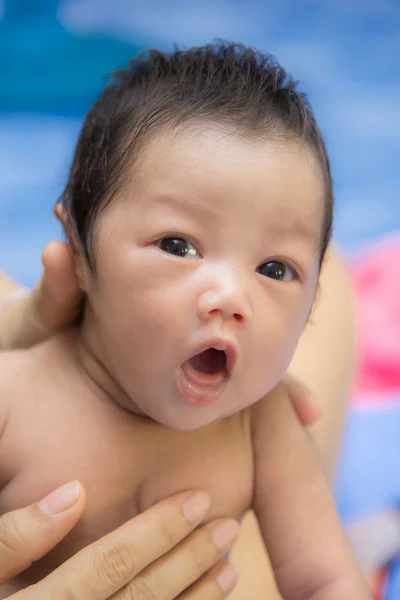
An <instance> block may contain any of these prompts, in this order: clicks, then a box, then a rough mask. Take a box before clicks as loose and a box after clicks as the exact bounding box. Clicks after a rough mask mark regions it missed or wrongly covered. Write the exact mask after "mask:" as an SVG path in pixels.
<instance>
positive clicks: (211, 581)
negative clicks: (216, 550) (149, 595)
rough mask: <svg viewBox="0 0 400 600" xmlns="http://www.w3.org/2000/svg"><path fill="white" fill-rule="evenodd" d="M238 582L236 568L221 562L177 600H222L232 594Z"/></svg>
mask: <svg viewBox="0 0 400 600" xmlns="http://www.w3.org/2000/svg"><path fill="white" fill-rule="evenodd" d="M237 580H238V572H237V570H236V569H235V567H234V566H233V565H232V564H230V563H228V562H226V561H220V562H219V563H218V564H217V565H216V566H215V567H213V568H212V569H210V571H208V573H206V574H205V575H203V577H201V578H200V579H199V580H198V581H196V583H194V584H193V585H191V586H190V587H189V588H187V589H186V590H185V591H184V592H183V593H182V594H180V596H178V597H177V599H176V600H222V598H226V597H227V596H228V595H229V594H230V593H231V592H232V590H233V589H234V587H235V585H236V583H237Z"/></svg>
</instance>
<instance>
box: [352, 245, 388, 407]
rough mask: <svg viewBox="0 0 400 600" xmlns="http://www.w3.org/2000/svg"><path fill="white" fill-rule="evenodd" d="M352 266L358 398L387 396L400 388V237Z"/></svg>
mask: <svg viewBox="0 0 400 600" xmlns="http://www.w3.org/2000/svg"><path fill="white" fill-rule="evenodd" d="M350 268H351V271H352V275H353V281H354V285H355V292H356V303H357V318H358V326H359V353H360V366H359V370H358V375H357V377H356V382H355V389H354V398H355V401H357V398H361V397H362V398H363V401H364V402H365V400H366V397H368V396H370V397H371V398H372V397H373V398H374V401H376V399H377V398H379V397H382V398H385V396H386V399H387V395H388V394H389V395H390V394H391V393H393V392H395V391H397V392H399V390H400V236H393V237H390V238H388V239H386V240H382V241H378V242H374V243H373V244H371V246H369V247H367V248H366V249H364V250H363V251H362V252H360V253H359V254H358V255H356V256H355V257H352V259H351V264H350Z"/></svg>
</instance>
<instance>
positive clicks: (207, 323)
mask: <svg viewBox="0 0 400 600" xmlns="http://www.w3.org/2000/svg"><path fill="white" fill-rule="evenodd" d="M63 204H64V208H65V212H66V214H67V216H68V217H67V220H66V224H65V228H66V233H67V235H68V238H69V241H70V248H71V252H72V253H73V259H74V264H75V269H76V274H77V277H78V280H79V283H80V286H81V288H82V290H83V291H84V292H85V295H86V301H85V306H84V311H83V317H82V321H81V322H80V323H79V324H78V325H77V326H76V327H75V328H73V329H71V330H69V331H67V332H66V333H63V334H62V335H59V336H58V337H57V338H54V339H51V340H49V341H46V342H45V343H42V344H41V345H39V346H37V347H35V348H33V349H30V350H25V351H15V352H10V353H3V354H2V356H1V358H0V398H1V412H0V425H1V430H2V436H1V439H0V465H1V467H0V487H1V493H0V510H1V511H2V512H5V511H8V510H11V509H13V508H16V507H19V506H25V505H27V504H29V503H30V502H33V501H35V500H37V499H38V498H40V497H43V496H44V495H45V494H46V493H47V492H49V491H50V490H52V489H53V488H55V487H56V486H57V485H59V484H61V483H64V482H65V481H68V480H72V479H79V480H80V481H81V482H82V483H83V485H84V486H85V488H86V491H87V497H88V501H87V509H86V513H85V515H84V517H83V519H82V520H81V522H80V523H79V524H78V525H77V527H76V528H75V529H74V530H73V532H72V533H71V534H70V535H69V536H68V537H67V538H66V540H64V541H63V542H62V543H61V544H60V545H59V546H57V547H56V548H55V550H54V551H53V552H51V553H50V554H49V555H47V556H46V557H45V558H44V559H42V560H41V561H39V562H38V563H36V564H35V565H33V567H31V568H30V569H28V570H27V571H25V573H23V574H22V575H21V576H19V577H18V578H16V579H15V580H14V581H13V582H12V584H11V586H10V585H9V586H3V587H0V597H1V598H4V597H6V596H7V595H8V594H9V593H10V592H11V591H14V590H17V589H20V588H22V587H25V586H26V585H28V584H31V583H33V582H35V581H37V580H38V579H40V578H42V577H43V576H45V575H46V574H47V573H48V572H50V571H51V570H53V569H54V568H55V567H56V566H58V565H59V564H60V563H61V562H63V561H64V560H66V558H68V557H69V556H71V555H72V554H74V553H75V552H77V551H78V550H79V549H80V548H82V547H83V546H85V545H87V544H89V543H91V542H92V541H93V540H95V539H97V538H99V537H100V536H102V535H103V534H105V533H106V532H108V531H111V530H112V529H114V528H115V527H117V526H118V525H120V524H122V523H123V522H125V521H126V520H128V519H129V518H131V517H133V516H134V515H136V514H137V513H140V512H141V511H143V510H145V509H146V508H147V507H149V506H151V505H153V504H154V503H155V502H157V501H158V500H159V499H161V498H164V497H167V496H169V495H171V494H173V493H175V492H178V491H180V490H183V489H187V488H193V487H195V488H201V489H204V490H206V491H208V492H209V493H210V494H211V496H212V509H211V511H210V514H209V515H208V516H209V518H210V519H211V518H214V517H216V516H231V517H233V518H235V519H240V518H241V517H242V516H243V514H244V513H245V511H246V510H247V509H249V508H254V510H255V513H256V516H257V518H258V521H259V525H260V529H261V532H262V535H263V537H264V540H265V543H266V545H267V547H268V540H269V539H271V538H272V537H274V539H276V538H277V536H278V538H279V537H280V538H281V548H280V554H279V553H278V554H277V553H275V555H274V556H273V557H272V562H273V567H274V569H275V575H276V578H277V582H278V585H280V586H281V592H282V594H283V595H284V597H285V598H287V599H288V600H292V599H293V600H298V599H303V598H304V599H305V598H311V597H313V598H317V597H318V599H319V600H325V599H326V600H328V599H329V600H336V599H337V600H339V599H340V600H342V599H344V598H346V599H347V598H351V599H352V600H358V599H361V598H366V597H367V595H364V594H365V591H364V588H363V584H362V582H361V580H360V579H358V576H357V573H356V569H355V568H354V566H353V564H352V562H351V558H350V555H349V554H348V553H347V549H346V544H345V542H344V540H343V538H342V537H341V531H340V529H339V528H337V529H338V532H336V530H335V531H332V527H325V522H328V521H329V522H332V518H330V517H331V515H332V514H333V513H334V506H333V503H332V500H331V498H330V495H329V492H328V490H327V488H325V487H321V484H320V483H319V484H318V485H317V484H316V483H315V482H316V481H317V478H316V477H315V473H314V471H313V470H312V469H311V470H310V471H308V470H307V469H305V468H304V467H303V465H306V464H308V462H309V461H307V457H308V456H309V453H310V451H311V450H310V447H309V445H308V443H307V439H306V437H305V434H304V431H303V430H302V428H301V427H300V425H299V424H298V423H297V421H296V419H295V417H294V416H293V411H292V410H291V407H290V402H289V399H285V398H283V399H282V395H281V394H280V395H279V399H280V401H279V403H278V402H277V401H276V399H275V396H274V394H273V393H272V394H269V396H268V398H265V396H266V394H267V393H269V392H271V390H273V388H275V387H276V386H277V385H278V384H279V382H280V381H281V380H282V378H283V376H284V375H285V372H286V370H287V368H288V365H289V363H290V360H291V358H292V355H293V353H294V350H295V348H296V345H297V342H298V340H299V337H300V335H301V333H302V331H303V328H304V327H305V325H306V323H307V319H308V317H309V314H310V311H311V308H312V305H313V302H314V299H315V294H316V290H317V285H318V276H319V271H320V267H321V263H322V261H323V257H324V252H325V249H326V247H327V244H328V242H329V239H330V235H331V225H332V209H333V197H332V182H331V176H330V169H329V162H328V158H327V155H326V151H325V145H324V142H323V140H322V137H321V134H320V132H319V129H318V127H317V125H316V122H315V119H314V116H313V113H312V111H311V108H310V106H309V105H308V103H307V100H306V98H305V96H303V95H302V94H300V93H298V92H297V91H296V89H295V85H294V83H293V81H292V80H291V79H290V78H289V77H288V76H287V74H286V73H285V71H284V70H283V69H282V68H281V67H280V66H279V65H278V64H276V63H275V62H273V60H272V59H271V57H270V56H264V55H261V54H258V53H256V52H255V51H253V50H252V49H248V48H243V47H241V46H230V45H217V46H205V47H201V48H194V49H191V50H188V51H185V52H182V51H175V52H174V53H172V54H171V55H165V54H162V53H160V52H158V51H151V52H150V54H149V55H148V56H147V57H139V58H137V59H134V60H132V61H131V63H130V65H129V67H128V68H127V69H125V70H121V71H119V72H117V73H115V74H114V77H113V79H112V81H111V83H110V84H109V85H108V86H107V87H106V88H105V89H104V91H103V93H102V94H101V96H100V98H99V100H98V101H97V102H96V103H95V105H94V106H93V107H92V109H91V110H90V112H89V113H88V115H87V116H86V119H85V122H84V124H83V127H82V131H81V134H80V137H79V140H78V143H77V147H76V151H75V155H74V158H73V162H72V167H71V171H70V175H69V179H68V182H67V185H66V188H65V190H64V193H63ZM276 398H278V394H276ZM282 439H284V440H285V444H284V452H283V451H282ZM289 474H290V476H289ZM318 481H319V480H318ZM277 505H279V507H280V508H281V512H284V513H285V519H284V520H283V519H282V518H281V519H279V518H277V519H270V518H267V517H270V515H271V514H273V512H274V507H275V506H277ZM283 507H284V508H285V510H284V511H283V510H282V509H283ZM310 507H311V510H310ZM275 512H276V513H277V512H278V511H275ZM304 519H313V521H314V522H315V521H316V522H317V523H318V524H319V525H318V527H317V528H315V526H314V530H316V529H318V530H319V533H320V535H319V539H318V540H317V543H315V540H312V541H313V543H312V544H311V543H310V540H309V539H308V538H307V539H305V538H304V536H300V535H298V528H297V524H298V523H299V522H300V521H301V520H302V522H303V523H304ZM333 521H334V520H333ZM288 531H291V534H290V535H288V533H287V532H288ZM287 569H291V570H292V571H293V577H292V578H291V581H292V584H291V585H290V586H286V588H285V587H284V586H283V584H282V581H283V574H284V572H285V571H286V570H287Z"/></svg>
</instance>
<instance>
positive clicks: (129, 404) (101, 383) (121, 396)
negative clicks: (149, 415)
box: [38, 321, 146, 417]
mask: <svg viewBox="0 0 400 600" xmlns="http://www.w3.org/2000/svg"><path fill="white" fill-rule="evenodd" d="M94 348H95V340H94V339H93V337H92V336H91V334H90V329H88V328H87V327H85V321H83V322H82V323H81V324H80V325H78V326H77V327H71V328H69V329H67V330H66V331H64V332H63V333H61V334H59V335H58V336H56V337H55V338H52V339H51V340H48V342H46V343H45V344H44V345H43V350H44V351H45V352H46V353H49V354H50V356H52V357H53V358H54V359H55V360H56V361H57V362H58V363H60V364H61V366H62V369H63V370H64V369H68V367H70V368H71V369H72V371H73V372H74V374H76V376H77V377H79V379H80V380H81V381H82V383H83V384H84V385H85V387H87V388H88V389H89V390H90V392H91V393H92V394H93V395H95V396H96V397H97V398H99V399H101V400H102V401H106V402H112V403H115V404H117V405H119V406H120V407H121V408H124V409H125V410H128V411H129V412H130V413H134V414H136V415H138V416H140V417H143V416H146V415H144V414H143V413H142V412H141V411H140V410H139V409H137V408H136V405H135V402H134V399H133V398H130V397H129V396H128V395H127V394H126V393H125V392H124V390H123V389H122V388H121V387H120V386H119V385H118V382H117V381H116V380H115V379H114V378H113V376H112V374H111V373H110V372H109V371H108V370H107V368H106V366H105V365H104V363H103V361H102V360H101V356H99V355H98V354H97V353H96V351H95V350H94ZM38 349H39V348H38ZM46 361H47V358H46Z"/></svg>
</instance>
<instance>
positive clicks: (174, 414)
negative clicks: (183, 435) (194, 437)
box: [148, 406, 223, 431]
mask: <svg viewBox="0 0 400 600" xmlns="http://www.w3.org/2000/svg"><path fill="white" fill-rule="evenodd" d="M196 412H197V411H192V410H189V411H188V410H187V407H186V406H185V407H183V408H182V409H181V408H175V410H173V411H172V410H171V412H170V413H164V414H160V413H159V414H158V415H148V417H149V418H150V419H152V420H153V421H155V422H156V423H158V424H159V425H163V426H164V427H168V428H169V429H173V430H174V431H195V430H196V429H201V428H202V427H206V425H209V424H210V423H213V422H214V421H218V420H219V419H222V418H223V417H222V416H220V415H211V414H210V413H209V412H208V414H206V411H205V409H204V408H203V409H201V410H200V411H199V412H197V414H196Z"/></svg>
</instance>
